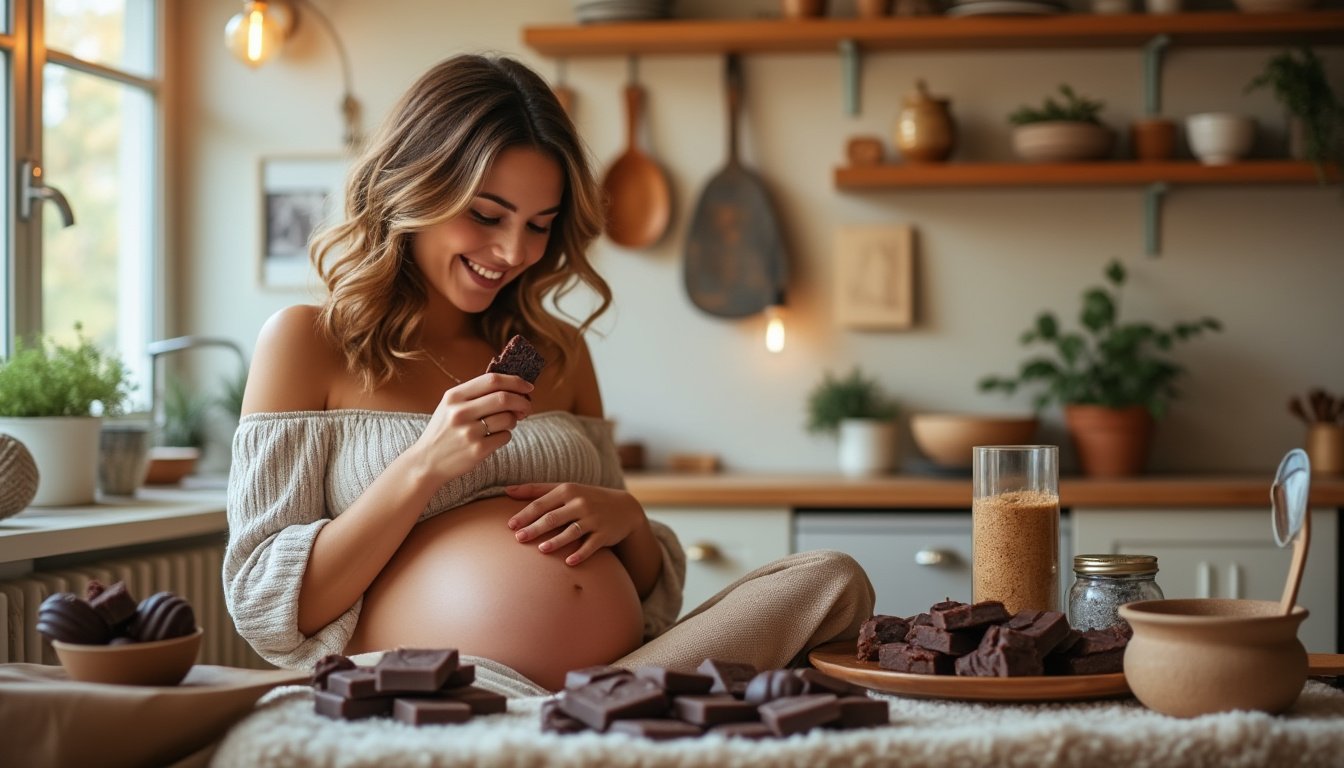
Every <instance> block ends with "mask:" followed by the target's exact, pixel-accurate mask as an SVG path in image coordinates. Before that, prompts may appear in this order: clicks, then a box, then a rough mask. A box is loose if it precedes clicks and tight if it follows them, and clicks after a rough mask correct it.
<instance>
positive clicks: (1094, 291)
mask: <svg viewBox="0 0 1344 768" xmlns="http://www.w3.org/2000/svg"><path fill="white" fill-rule="evenodd" d="M1105 276H1106V282H1107V285H1105V286H1099V287H1092V288H1088V289H1087V290H1086V291H1084V292H1083V296H1082V309H1081V311H1080V313H1079V316H1078V320H1079V323H1080V324H1081V325H1082V328H1081V329H1080V330H1077V331H1064V330H1062V329H1061V328H1060V324H1059V321H1058V320H1057V319H1056V318H1055V315H1054V313H1053V312H1048V311H1047V312H1042V313H1041V314H1040V315H1038V316H1037V318H1036V322H1035V324H1034V325H1032V327H1030V328H1028V329H1027V330H1026V331H1025V332H1024V333H1023V334H1022V336H1021V343H1022V344H1023V345H1024V346H1035V345H1042V346H1045V347H1047V348H1048V350H1049V352H1048V353H1047V354H1044V355H1037V356H1032V357H1030V358H1028V359H1027V360H1026V361H1025V362H1023V363H1022V365H1021V367H1020V368H1019V370H1018V372H1017V374H1016V375H1015V376H986V377H984V378H982V379H981V380H980V382H979V388H980V389H981V390H982V391H1000V392H1004V393H1007V394H1010V395H1011V394H1013V393H1014V392H1016V391H1017V390H1018V388H1019V387H1024V386H1031V387H1039V388H1040V391H1039V392H1038V393H1037V395H1036V397H1035V407H1036V410H1037V411H1038V412H1039V411H1040V410H1042V409H1044V408H1046V407H1047V406H1049V405H1051V404H1058V405H1061V406H1063V409H1064V417H1065V422H1066V424H1067V426H1068V429H1069V433H1070V435H1071V436H1072V438H1073V440H1074V444H1075V447H1076V448H1077V449H1078V458H1079V461H1080V463H1081V464H1082V468H1083V472H1084V473H1085V474H1088V475H1092V476H1105V477H1123V476H1127V475H1134V474H1138V473H1139V472H1141V471H1142V469H1143V466H1144V464H1145V463H1146V461H1147V456H1148V448H1149V439H1150V436H1151V433H1152V427H1153V423H1154V421H1155V420H1156V419H1159V418H1161V417H1162V416H1163V415H1164V414H1165V412H1166V410H1167V406H1168V405H1169V404H1170V402H1171V401H1172V400H1174V399H1175V398H1177V397H1178V396H1179V394H1180V393H1179V390H1177V389H1176V386H1175V384H1176V381H1177V379H1179V378H1180V376H1181V374H1183V373H1184V369H1183V368H1182V367H1181V366H1180V365H1178V364H1177V363H1175V362H1173V361H1172V360H1170V359H1169V358H1168V357H1167V354H1166V353H1167V352H1169V351H1170V350H1171V349H1172V347H1173V346H1175V345H1176V344H1177V343H1178V342H1184V341H1188V340H1190V339H1192V338H1194V337H1196V336H1199V335H1200V334H1202V333H1204V332H1205V331H1219V330H1222V323H1220V322H1219V321H1218V320H1216V319H1214V318H1212V317H1203V318H1200V319H1198V320H1194V321H1188V322H1178V323H1175V324H1173V325H1172V326H1171V327H1169V328H1160V327H1158V326H1155V325H1153V324H1151V323H1145V322H1133V321H1122V320H1121V319H1120V291H1121V289H1122V288H1123V287H1124V284H1125V278H1126V272H1125V268H1124V266H1123V265H1122V264H1121V263H1120V262H1119V261H1116V260H1112V261H1111V262H1110V264H1109V265H1107V267H1106V269H1105Z"/></svg>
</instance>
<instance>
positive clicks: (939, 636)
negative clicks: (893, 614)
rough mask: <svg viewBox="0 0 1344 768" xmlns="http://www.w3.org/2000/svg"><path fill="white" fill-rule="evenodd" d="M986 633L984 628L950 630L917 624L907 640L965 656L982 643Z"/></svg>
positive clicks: (918, 644) (932, 648)
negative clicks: (981, 639) (981, 640)
mask: <svg viewBox="0 0 1344 768" xmlns="http://www.w3.org/2000/svg"><path fill="white" fill-rule="evenodd" d="M984 634H985V631H984V630H983V629H958V630H948V629H943V628H941V627H935V626H933V625H931V624H930V625H928V626H923V625H916V626H913V627H911V628H910V632H909V633H908V634H907V635H906V636H905V642H907V643H909V644H910V645H917V646H919V647H920V648H927V649H928V650H930V651H938V652H939V653H946V654H947V655H949V656H965V655H966V654H968V653H970V652H971V651H974V650H975V648H976V646H978V645H980V638H981V637H983V636H984Z"/></svg>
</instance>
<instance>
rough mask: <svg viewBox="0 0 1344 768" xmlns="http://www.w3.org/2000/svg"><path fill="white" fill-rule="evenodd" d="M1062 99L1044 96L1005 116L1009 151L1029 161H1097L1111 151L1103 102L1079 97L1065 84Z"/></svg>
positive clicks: (1112, 140) (1113, 140) (1109, 133)
mask: <svg viewBox="0 0 1344 768" xmlns="http://www.w3.org/2000/svg"><path fill="white" fill-rule="evenodd" d="M1059 94H1060V96H1062V97H1063V99H1062V100H1057V99H1056V98H1055V97H1054V96H1047V97H1046V98H1045V101H1044V102H1043V103H1042V104H1041V105H1040V106H1022V107H1019V108H1018V109H1017V110H1016V111H1014V112H1013V113H1012V114H1010V115H1009V116H1008V122H1009V123H1012V124H1013V125H1014V126H1015V127H1014V128H1013V151H1015V152H1016V153H1017V155H1018V157H1021V158H1022V159H1023V160H1027V161H1029V162H1033V163H1067V162H1074V161H1078V160H1099V159H1102V158H1105V157H1106V156H1107V155H1109V154H1110V153H1111V147H1112V146H1113V145H1114V144H1115V135H1114V134H1113V133H1112V132H1111V129H1110V128H1109V127H1107V126H1106V124H1105V123H1103V122H1101V110H1102V108H1103V107H1104V106H1105V102H1102V101H1098V100H1096V99H1090V98H1087V97H1085V96H1080V95H1079V94H1077V93H1076V92H1074V90H1073V88H1071V87H1070V86H1068V85H1067V84H1061V85H1060V86H1059Z"/></svg>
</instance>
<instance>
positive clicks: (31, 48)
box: [0, 0, 164, 400]
mask: <svg viewBox="0 0 1344 768" xmlns="http://www.w3.org/2000/svg"><path fill="white" fill-rule="evenodd" d="M2 1H3V0H0V2H2ZM162 10H163V9H162V2H161V0H9V2H7V3H5V5H4V14H3V24H4V28H3V30H2V31H0V32H2V34H0V68H2V69H3V74H4V82H5V83H6V85H7V90H8V93H6V98H5V99H4V115H3V123H0V131H3V134H4V139H5V147H6V148H7V151H8V153H7V156H6V159H5V176H6V181H7V183H6V184H5V185H4V191H3V195H4V203H5V205H4V210H5V212H6V215H5V224H6V230H7V231H6V236H5V238H4V250H5V253H4V264H5V269H4V270H3V275H0V288H2V289H3V299H4V310H5V311H4V312H3V314H2V315H0V351H3V352H4V353H5V354H6V355H7V354H9V352H10V351H12V348H13V343H14V340H15V339H16V338H23V339H25V340H31V339H33V338H35V337H36V336H37V335H38V334H42V335H47V336H51V337H53V338H55V339H57V340H60V341H63V342H69V341H72V340H73V339H74V335H75V325H76V323H78V324H79V325H80V326H81V327H82V328H83V333H84V335H85V336H87V337H88V338H90V339H91V340H93V341H94V342H95V343H96V344H98V345H99V346H101V347H103V348H104V349H108V350H115V351H117V352H118V353H119V354H120V355H121V357H122V360H123V361H124V362H125V363H126V365H127V366H128V367H129V368H130V369H131V371H132V373H133V375H134V377H135V380H136V383H137V385H138V390H137V392H138V394H140V395H141V397H143V396H144V395H145V394H146V390H147V384H146V382H147V378H148V365H149V361H148V359H147V357H146V353H145V346H146V344H147V343H148V342H149V341H150V339H151V338H152V335H155V334H156V332H157V331H158V327H157V321H158V315H159V314H160V313H159V309H160V306H161V301H159V298H158V297H159V296H160V295H161V291H159V290H158V282H157V281H159V280H160V277H159V275H160V273H161V272H162V270H161V269H160V265H161V262H162V259H161V257H160V254H161V252H162V247H161V242H162V228H163V227H162V222H163V219H164V217H163V216H162V205H163V203H162V195H161V192H160V186H161V185H160V179H161V175H162V174H161V167H162V149H161V147H162V145H163V142H162V138H161V137H162V119H161V113H162V108H161V104H160V97H161V91H162V88H161V80H160V77H161V75H160V72H161V60H162V56H161V49H162V45H161V40H162V37H163V36H162V28H163V20H162V17H163V14H162ZM71 220H73V222H74V223H73V226H70V225H69V222H70V221H71ZM139 399H141V398H137V400H139Z"/></svg>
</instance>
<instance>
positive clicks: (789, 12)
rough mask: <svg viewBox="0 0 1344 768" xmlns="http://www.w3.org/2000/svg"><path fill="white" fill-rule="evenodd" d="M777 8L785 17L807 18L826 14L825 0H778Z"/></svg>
mask: <svg viewBox="0 0 1344 768" xmlns="http://www.w3.org/2000/svg"><path fill="white" fill-rule="evenodd" d="M779 10H780V11H781V12H782V13H783V14H784V18H786V19H809V18H815V17H817V16H825V15H826V0H780V2H779Z"/></svg>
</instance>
